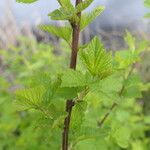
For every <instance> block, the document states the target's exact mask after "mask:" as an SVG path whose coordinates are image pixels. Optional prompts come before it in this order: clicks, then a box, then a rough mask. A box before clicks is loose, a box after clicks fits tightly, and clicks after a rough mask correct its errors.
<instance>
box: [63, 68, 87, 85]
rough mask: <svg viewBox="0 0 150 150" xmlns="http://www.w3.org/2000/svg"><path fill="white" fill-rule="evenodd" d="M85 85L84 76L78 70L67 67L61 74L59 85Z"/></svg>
mask: <svg viewBox="0 0 150 150" xmlns="http://www.w3.org/2000/svg"><path fill="white" fill-rule="evenodd" d="M86 85H87V83H86V78H85V76H84V75H83V74H82V73H81V72H79V71H75V70H72V69H69V70H67V71H66V72H65V73H64V74H63V76H62V84H61V87H82V86H86Z"/></svg>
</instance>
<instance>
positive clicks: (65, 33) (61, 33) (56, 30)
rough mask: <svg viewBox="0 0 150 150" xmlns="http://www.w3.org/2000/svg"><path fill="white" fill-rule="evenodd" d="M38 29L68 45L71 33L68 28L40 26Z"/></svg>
mask: <svg viewBox="0 0 150 150" xmlns="http://www.w3.org/2000/svg"><path fill="white" fill-rule="evenodd" d="M39 28H40V29H41V30H43V31H46V32H48V33H52V34H54V35H56V36H58V37H60V38H62V39H64V40H65V41H67V42H68V43H69V42H70V39H71V31H72V29H71V28H70V27H56V26H53V25H40V26H39Z"/></svg>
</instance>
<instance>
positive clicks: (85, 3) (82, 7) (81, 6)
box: [76, 0, 94, 12]
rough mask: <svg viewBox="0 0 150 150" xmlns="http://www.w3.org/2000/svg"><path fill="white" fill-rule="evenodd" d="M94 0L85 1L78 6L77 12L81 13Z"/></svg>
mask: <svg viewBox="0 0 150 150" xmlns="http://www.w3.org/2000/svg"><path fill="white" fill-rule="evenodd" d="M93 1H94V0H84V1H82V2H81V3H79V4H78V5H77V6H76V11H77V12H81V11H83V10H84V9H86V8H87V7H89V5H90V4H91V3H92V2H93Z"/></svg>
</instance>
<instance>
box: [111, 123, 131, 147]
mask: <svg viewBox="0 0 150 150" xmlns="http://www.w3.org/2000/svg"><path fill="white" fill-rule="evenodd" d="M130 136H131V132H130V129H129V128H127V127H124V126H122V127H120V128H117V129H115V131H114V132H113V137H114V139H115V140H116V142H117V144H118V145H119V146H120V147H122V148H127V147H128V146H129V140H130Z"/></svg>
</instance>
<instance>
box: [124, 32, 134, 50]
mask: <svg viewBox="0 0 150 150" xmlns="http://www.w3.org/2000/svg"><path fill="white" fill-rule="evenodd" d="M124 40H125V41H126V43H127V44H128V46H129V49H130V50H131V51H132V52H134V51H135V38H134V37H133V36H132V35H131V33H130V32H128V31H126V36H125V38H124Z"/></svg>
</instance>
